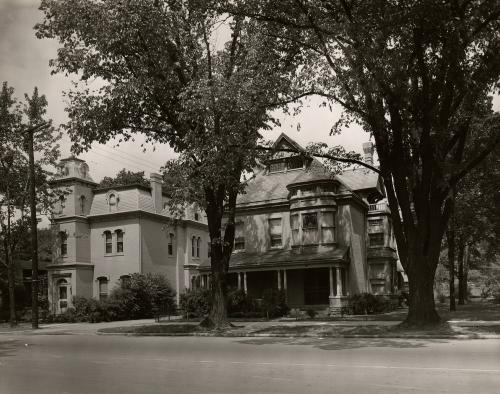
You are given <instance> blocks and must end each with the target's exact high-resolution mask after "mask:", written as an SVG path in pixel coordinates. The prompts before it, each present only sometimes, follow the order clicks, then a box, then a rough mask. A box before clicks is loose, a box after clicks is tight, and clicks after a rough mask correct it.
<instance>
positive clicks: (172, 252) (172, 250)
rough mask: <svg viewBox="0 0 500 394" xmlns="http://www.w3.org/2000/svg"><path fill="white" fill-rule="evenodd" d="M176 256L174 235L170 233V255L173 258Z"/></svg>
mask: <svg viewBox="0 0 500 394" xmlns="http://www.w3.org/2000/svg"><path fill="white" fill-rule="evenodd" d="M173 254H174V234H172V233H170V234H169V235H168V255H169V256H172V255H173Z"/></svg>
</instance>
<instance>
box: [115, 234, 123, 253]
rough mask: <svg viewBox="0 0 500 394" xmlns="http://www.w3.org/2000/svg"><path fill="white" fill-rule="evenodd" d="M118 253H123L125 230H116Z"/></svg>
mask: <svg viewBox="0 0 500 394" xmlns="http://www.w3.org/2000/svg"><path fill="white" fill-rule="evenodd" d="M116 253H123V231H122V230H116Z"/></svg>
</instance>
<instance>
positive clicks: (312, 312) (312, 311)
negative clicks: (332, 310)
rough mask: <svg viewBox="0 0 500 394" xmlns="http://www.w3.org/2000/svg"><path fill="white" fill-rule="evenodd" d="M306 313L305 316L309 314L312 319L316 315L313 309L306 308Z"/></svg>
mask: <svg viewBox="0 0 500 394" xmlns="http://www.w3.org/2000/svg"><path fill="white" fill-rule="evenodd" d="M306 313H307V316H309V319H314V318H315V317H316V315H317V314H318V312H316V311H315V310H314V309H308V310H307V311H306Z"/></svg>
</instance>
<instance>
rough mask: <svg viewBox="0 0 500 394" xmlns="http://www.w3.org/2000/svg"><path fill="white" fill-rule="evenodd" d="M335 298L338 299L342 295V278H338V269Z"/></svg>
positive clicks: (338, 271) (338, 270) (338, 272)
mask: <svg viewBox="0 0 500 394" xmlns="http://www.w3.org/2000/svg"><path fill="white" fill-rule="evenodd" d="M336 276H337V297H340V296H341V295H344V294H343V292H342V276H340V267H337V272H336Z"/></svg>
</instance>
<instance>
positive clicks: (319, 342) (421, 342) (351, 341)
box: [238, 337, 448, 350]
mask: <svg viewBox="0 0 500 394" xmlns="http://www.w3.org/2000/svg"><path fill="white" fill-rule="evenodd" d="M238 342H239V343H242V344H246V345H273V344H276V345H302V346H311V347H314V348H317V349H321V350H346V349H358V348H367V347H373V348H387V347H391V348H403V349H408V348H423V347H426V346H428V345H430V344H437V343H447V342H448V340H446V339H395V338H284V337H272V338H252V339H243V340H239V341H238Z"/></svg>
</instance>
